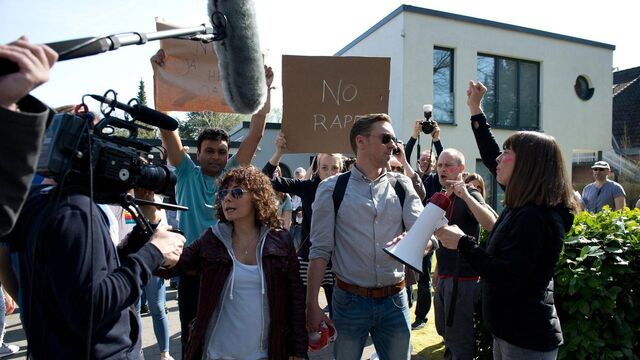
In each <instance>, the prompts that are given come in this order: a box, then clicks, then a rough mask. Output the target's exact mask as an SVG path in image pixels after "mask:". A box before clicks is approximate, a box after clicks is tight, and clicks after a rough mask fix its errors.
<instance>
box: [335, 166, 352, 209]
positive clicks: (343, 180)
mask: <svg viewBox="0 0 640 360" xmlns="http://www.w3.org/2000/svg"><path fill="white" fill-rule="evenodd" d="M349 177H351V171H347V172H346V173H343V174H340V175H338V180H336V186H335V188H333V196H332V197H333V212H334V216H338V209H340V204H342V198H344V192H345V191H346V190H347V183H349Z"/></svg>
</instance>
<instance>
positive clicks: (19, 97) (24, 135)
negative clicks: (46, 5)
mask: <svg viewBox="0 0 640 360" xmlns="http://www.w3.org/2000/svg"><path fill="white" fill-rule="evenodd" d="M0 58H2V59H6V60H9V61H11V62H13V63H15V64H16V65H17V66H18V68H19V70H18V71H17V72H14V73H11V74H7V75H3V76H0V124H1V125H2V131H3V134H4V136H3V140H2V142H1V143H0V155H1V157H0V179H2V180H1V185H2V186H0V236H1V235H5V234H7V233H8V232H9V231H11V228H12V227H13V225H14V224H15V222H16V219H17V217H18V213H19V212H20V210H21V208H22V204H23V203H24V200H25V199H26V196H27V192H28V190H29V186H30V185H31V179H32V178H33V174H34V172H35V168H36V161H37V159H38V154H39V152H40V147H41V145H42V137H43V134H44V131H45V124H46V121H47V118H48V116H49V109H48V108H47V106H46V105H44V104H43V103H41V102H40V101H38V100H36V99H35V98H33V97H31V96H27V94H29V92H31V90H33V89H34V88H36V87H38V86H40V85H41V84H43V83H45V82H46V81H47V80H48V79H49V69H50V68H51V66H53V64H54V63H55V62H56V60H57V58H58V54H56V53H55V52H54V51H53V50H51V49H50V48H49V47H48V46H46V45H36V44H32V43H30V42H29V41H28V40H27V38H26V37H24V36H23V37H21V38H20V39H18V40H16V41H14V42H12V43H11V44H6V45H0ZM18 110H19V111H18Z"/></svg>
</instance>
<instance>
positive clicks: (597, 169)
mask: <svg viewBox="0 0 640 360" xmlns="http://www.w3.org/2000/svg"><path fill="white" fill-rule="evenodd" d="M607 170H609V169H603V168H594V169H593V171H607Z"/></svg>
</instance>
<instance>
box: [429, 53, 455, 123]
mask: <svg viewBox="0 0 640 360" xmlns="http://www.w3.org/2000/svg"><path fill="white" fill-rule="evenodd" d="M433 118H434V120H436V121H437V122H439V123H444V124H453V123H454V117H453V49H446V48H440V47H435V48H433Z"/></svg>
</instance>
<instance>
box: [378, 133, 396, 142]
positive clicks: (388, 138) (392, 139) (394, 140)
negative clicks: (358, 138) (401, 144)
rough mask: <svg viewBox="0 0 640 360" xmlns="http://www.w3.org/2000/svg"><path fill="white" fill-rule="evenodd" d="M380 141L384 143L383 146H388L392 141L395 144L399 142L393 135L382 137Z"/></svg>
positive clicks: (383, 135)
mask: <svg viewBox="0 0 640 360" xmlns="http://www.w3.org/2000/svg"><path fill="white" fill-rule="evenodd" d="M380 140H381V141H382V144H383V145H387V144H388V143H389V142H391V141H393V143H394V144H395V143H397V142H398V139H396V137H395V136H393V135H391V134H382V135H380Z"/></svg>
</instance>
